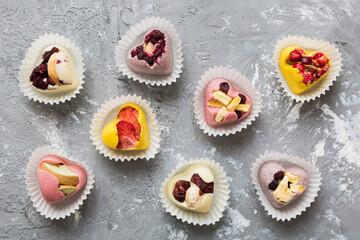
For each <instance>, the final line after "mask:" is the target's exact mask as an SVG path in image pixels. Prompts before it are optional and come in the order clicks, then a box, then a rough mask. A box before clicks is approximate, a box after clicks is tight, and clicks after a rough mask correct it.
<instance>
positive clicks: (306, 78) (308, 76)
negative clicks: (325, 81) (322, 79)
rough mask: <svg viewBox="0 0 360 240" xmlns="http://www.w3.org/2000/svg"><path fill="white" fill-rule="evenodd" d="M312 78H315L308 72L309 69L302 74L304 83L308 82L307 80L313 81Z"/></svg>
mask: <svg viewBox="0 0 360 240" xmlns="http://www.w3.org/2000/svg"><path fill="white" fill-rule="evenodd" d="M314 80H315V79H314V78H313V75H312V73H311V72H309V71H306V73H305V74H304V79H303V82H304V83H305V84H308V82H310V83H313V82H314Z"/></svg>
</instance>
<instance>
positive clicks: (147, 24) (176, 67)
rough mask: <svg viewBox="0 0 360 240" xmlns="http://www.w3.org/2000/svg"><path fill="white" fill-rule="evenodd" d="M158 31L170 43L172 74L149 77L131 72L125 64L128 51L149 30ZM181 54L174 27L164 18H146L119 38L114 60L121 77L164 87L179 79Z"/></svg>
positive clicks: (140, 41)
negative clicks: (163, 34) (165, 36)
mask: <svg viewBox="0 0 360 240" xmlns="http://www.w3.org/2000/svg"><path fill="white" fill-rule="evenodd" d="M154 28H156V29H159V30H161V31H163V32H165V33H166V34H167V35H168V36H169V38H170V41H171V46H172V52H173V61H174V64H173V72H172V73H171V74H170V75H167V76H150V75H144V74H138V73H135V72H134V71H132V70H131V69H130V68H129V67H128V65H127V63H126V56H127V53H128V52H129V50H130V49H132V48H133V47H135V46H137V45H139V44H141V43H142V41H143V39H144V37H145V34H146V33H147V32H148V31H150V30H151V29H154ZM182 56H183V53H182V51H181V41H180V38H179V35H178V34H177V33H176V30H175V29H174V26H173V25H172V24H171V23H170V22H169V21H167V20H166V19H165V18H160V17H148V18H145V19H143V20H142V21H141V22H140V23H137V24H136V25H135V26H132V27H131V28H130V30H128V31H127V32H126V34H125V35H124V36H122V37H121V40H120V41H119V43H118V45H117V46H116V51H115V59H116V62H117V65H118V67H119V71H120V72H122V74H123V75H125V76H128V77H129V78H132V79H133V80H134V81H139V82H141V83H146V84H149V85H152V86H153V85H157V86H165V85H167V84H169V85H170V84H171V83H173V82H176V79H177V78H179V77H180V73H181V72H182V69H181V68H182V67H183V64H182V62H183V60H184V59H183V57H182Z"/></svg>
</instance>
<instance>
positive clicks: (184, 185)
mask: <svg viewBox="0 0 360 240" xmlns="http://www.w3.org/2000/svg"><path fill="white" fill-rule="evenodd" d="M189 187H190V182H188V181H184V180H179V181H177V182H176V183H175V188H174V190H173V196H174V198H175V199H176V200H178V201H179V202H184V201H185V197H186V190H187V189H188V188H189Z"/></svg>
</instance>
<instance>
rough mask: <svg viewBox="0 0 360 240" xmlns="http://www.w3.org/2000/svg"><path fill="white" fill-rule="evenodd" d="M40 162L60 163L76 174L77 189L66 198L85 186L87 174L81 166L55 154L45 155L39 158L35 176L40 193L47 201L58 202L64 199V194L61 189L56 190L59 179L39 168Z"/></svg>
mask: <svg viewBox="0 0 360 240" xmlns="http://www.w3.org/2000/svg"><path fill="white" fill-rule="evenodd" d="M42 162H46V163H49V164H60V163H62V164H64V165H65V166H67V167H68V168H70V169H71V170H72V171H73V172H75V173H76V174H77V175H78V177H79V184H78V185H76V187H77V188H78V190H76V191H75V192H73V193H72V194H70V195H68V196H66V198H68V197H70V196H72V195H74V194H75V193H77V192H78V191H80V190H81V189H82V188H83V187H84V186H85V184H86V181H87V175H86V172H85V170H84V169H83V168H82V167H80V166H78V165H76V164H72V163H69V162H68V161H66V160H65V159H63V158H61V157H58V156H56V155H47V156H45V157H43V158H42V159H41V161H40V162H39V165H38V171H37V177H38V181H39V186H40V190H41V193H42V195H43V197H44V199H45V201H47V202H48V203H56V202H59V201H61V200H63V199H65V196H64V194H63V193H62V192H61V191H59V190H57V189H58V187H59V180H58V179H57V178H56V177H55V176H54V175H52V174H51V173H49V172H47V171H44V170H39V167H40V164H41V163H42Z"/></svg>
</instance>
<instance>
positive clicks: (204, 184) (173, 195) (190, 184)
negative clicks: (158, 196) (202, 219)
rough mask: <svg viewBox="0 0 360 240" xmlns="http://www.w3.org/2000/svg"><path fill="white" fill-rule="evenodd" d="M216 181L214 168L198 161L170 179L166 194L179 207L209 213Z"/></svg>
mask: <svg viewBox="0 0 360 240" xmlns="http://www.w3.org/2000/svg"><path fill="white" fill-rule="evenodd" d="M214 182H215V177H214V174H213V172H212V170H211V169H210V168H209V167H208V166H207V165H205V164H200V163H197V164H194V165H192V166H191V167H189V168H188V169H187V170H186V171H185V172H184V173H181V174H179V175H176V176H174V177H172V178H171V179H170V180H169V182H168V183H167V185H166V195H167V197H168V198H169V200H170V201H171V202H172V203H174V204H175V205H176V206H178V207H181V208H183V209H186V210H190V211H194V212H200V213H207V212H208V211H209V210H210V208H211V204H212V200H213V197H214V194H213V193H214V187H215V186H214Z"/></svg>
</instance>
